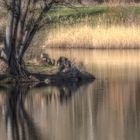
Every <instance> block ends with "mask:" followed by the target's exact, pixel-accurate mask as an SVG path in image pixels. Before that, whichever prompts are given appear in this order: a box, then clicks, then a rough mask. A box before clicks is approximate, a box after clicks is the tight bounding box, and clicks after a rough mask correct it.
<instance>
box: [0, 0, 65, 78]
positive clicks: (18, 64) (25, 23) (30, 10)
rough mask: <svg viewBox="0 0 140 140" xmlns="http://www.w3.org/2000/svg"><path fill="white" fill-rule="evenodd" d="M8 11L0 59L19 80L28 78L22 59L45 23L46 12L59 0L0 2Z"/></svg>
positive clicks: (9, 0) (1, 0) (8, 0)
mask: <svg viewBox="0 0 140 140" xmlns="http://www.w3.org/2000/svg"><path fill="white" fill-rule="evenodd" d="M0 2H1V3H0V4H2V5H3V6H4V7H5V8H6V9H7V11H8V20H7V26H6V35H5V45H4V48H3V50H2V52H1V59H2V60H3V61H4V62H6V63H7V65H8V72H9V74H12V75H14V76H17V77H19V78H28V74H27V72H26V70H25V67H24V65H23V57H24V54H25V52H26V50H27V49H28V48H29V46H30V44H31V41H32V39H33V37H34V35H35V34H36V32H37V31H38V30H39V29H40V28H41V26H42V25H43V23H44V21H45V17H46V15H47V14H48V11H49V10H50V9H51V7H52V6H53V5H54V4H58V3H63V2H64V1H62V0H61V1H60V0H0Z"/></svg>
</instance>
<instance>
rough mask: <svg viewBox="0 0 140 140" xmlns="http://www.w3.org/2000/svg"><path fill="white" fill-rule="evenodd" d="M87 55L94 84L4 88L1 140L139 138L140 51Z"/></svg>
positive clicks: (0, 109) (1, 92)
mask: <svg viewBox="0 0 140 140" xmlns="http://www.w3.org/2000/svg"><path fill="white" fill-rule="evenodd" d="M62 53H63V52H62ZM78 53H80V52H78ZM92 53H93V54H94V56H90V55H92ZM96 53H97V54H96ZM75 54H76V53H75ZM72 55H73V54H72ZM77 56H78V55H77ZM83 56H84V57H85V59H83V60H82V61H83V64H84V65H86V68H87V69H89V71H91V72H93V74H95V75H96V78H97V79H96V80H95V81H94V82H93V83H89V84H87V85H85V84H84V85H81V84H80V85H74V84H71V85H52V86H48V87H40V85H38V88H33V89H32V90H28V88H27V87H23V86H22V87H21V86H19V87H8V88H9V89H8V88H7V87H5V88H4V87H3V88H0V89H1V90H0V137H1V139H2V140H7V139H15V140H16V139H17V140H18V139H19V140H20V139H24V140H27V139H31V140H32V139H37V140H138V139H140V86H139V85H140V72H139V71H140V52H138V51H136V53H135V52H134V51H132V52H131V51H130V52H128V51H126V53H125V52H119V51H117V52H116V53H115V52H113V53H112V55H111V52H105V51H103V52H100V51H99V53H98V52H92V51H90V52H87V54H86V52H85V55H83ZM96 56H98V60H97V61H96V59H97V58H96ZM72 57H73V56H72ZM89 57H91V58H92V57H93V58H94V59H91V58H89ZM103 58H107V59H106V60H104V59H103ZM109 58H110V59H111V58H115V59H114V60H110V59H109ZM125 58H129V59H125ZM130 58H131V59H130ZM77 59H78V58H77ZM118 59H120V60H122V61H120V63H119V61H118ZM79 60H80V58H79ZM88 60H89V63H86V62H87V61H88ZM17 93H18V94H17Z"/></svg>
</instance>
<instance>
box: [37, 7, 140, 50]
mask: <svg viewBox="0 0 140 140" xmlns="http://www.w3.org/2000/svg"><path fill="white" fill-rule="evenodd" d="M49 14H50V21H51V22H50V23H51V26H50V31H49V33H48V32H47V31H46V34H45V29H46V28H44V30H43V31H42V32H44V35H45V36H47V37H44V38H45V39H44V40H45V41H44V40H42V42H43V44H42V45H43V46H44V47H56V48H96V49H97V48H98V49H102V48H104V49H114V48H116V49H117V48H119V49H120V48H121V49H126V48H127V49H128V48H129V49H134V48H140V39H139V34H140V6H139V5H119V6H118V5H117V6H114V5H96V6H94V7H77V8H73V9H71V8H66V7H60V8H57V9H52V10H51V11H50V13H49ZM40 33H41V32H40ZM38 38H39V36H38ZM41 39H43V38H41Z"/></svg>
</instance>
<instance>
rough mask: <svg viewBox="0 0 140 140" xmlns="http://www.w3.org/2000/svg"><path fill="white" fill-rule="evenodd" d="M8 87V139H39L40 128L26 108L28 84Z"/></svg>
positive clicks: (6, 118)
mask: <svg viewBox="0 0 140 140" xmlns="http://www.w3.org/2000/svg"><path fill="white" fill-rule="evenodd" d="M8 88H9V89H8V93H7V99H6V104H5V108H6V110H5V124H6V133H7V140H39V139H40V138H41V135H40V133H39V130H38V129H37V127H36V125H35V124H34V122H33V120H32V118H31V117H30V116H29V114H28V113H27V112H26V110H25V108H24V101H25V98H26V95H27V93H28V86H27V85H16V86H13V87H12V86H10V87H8Z"/></svg>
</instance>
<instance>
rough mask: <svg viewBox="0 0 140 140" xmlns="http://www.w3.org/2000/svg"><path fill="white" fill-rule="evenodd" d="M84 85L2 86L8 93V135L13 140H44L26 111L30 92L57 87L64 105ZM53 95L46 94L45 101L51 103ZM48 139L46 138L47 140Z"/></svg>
mask: <svg viewBox="0 0 140 140" xmlns="http://www.w3.org/2000/svg"><path fill="white" fill-rule="evenodd" d="M83 84H88V83H79V84H73V83H71V84H67V83H66V84H63V85H61V84H58V85H48V86H46V85H43V84H37V85H33V87H32V86H31V85H27V84H24V85H23V84H19V85H1V86H0V92H1V91H4V92H5V93H6V103H5V115H4V116H5V126H6V135H7V137H10V139H11V140H43V139H44V138H43V137H42V135H41V130H40V129H39V128H38V126H37V125H36V123H35V122H34V120H33V118H32V117H31V116H30V115H29V114H28V112H27V110H26V109H25V100H26V97H27V95H28V94H29V91H32V90H34V89H39V90H41V88H43V87H45V88H48V87H50V86H51V87H52V88H53V87H57V89H58V91H59V93H60V94H59V97H56V98H57V99H58V98H59V100H60V102H61V103H63V102H64V101H67V100H68V99H70V98H71V97H72V95H73V93H74V92H75V91H77V90H78V89H79V88H80V87H81V86H82V85H83ZM52 96H53V95H52V94H51V93H50V94H46V95H45V97H44V98H45V99H47V102H50V101H51V99H52ZM45 139H46V138H45Z"/></svg>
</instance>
